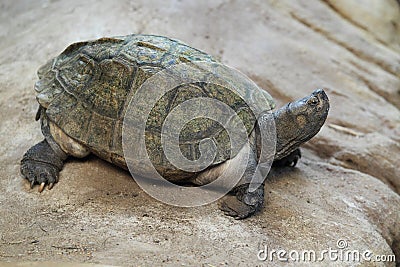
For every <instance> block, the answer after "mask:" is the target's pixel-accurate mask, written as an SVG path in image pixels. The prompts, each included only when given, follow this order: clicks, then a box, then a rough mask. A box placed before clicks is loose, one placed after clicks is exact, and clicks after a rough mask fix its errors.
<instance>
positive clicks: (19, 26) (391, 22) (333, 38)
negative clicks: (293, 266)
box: [0, 0, 400, 266]
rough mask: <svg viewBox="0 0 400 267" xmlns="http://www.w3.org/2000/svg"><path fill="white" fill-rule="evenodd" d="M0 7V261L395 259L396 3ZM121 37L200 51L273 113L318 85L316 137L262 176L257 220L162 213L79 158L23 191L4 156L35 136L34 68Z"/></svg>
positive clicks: (124, 177)
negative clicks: (263, 253) (323, 103)
mask: <svg viewBox="0 0 400 267" xmlns="http://www.w3.org/2000/svg"><path fill="white" fill-rule="evenodd" d="M0 10H1V11H0V36H1V39H0V40H1V41H0V112H1V116H2V118H1V121H0V125H1V128H0V138H1V146H0V190H1V192H2V193H1V194H0V214H1V216H0V261H2V262H3V263H0V265H6V263H5V262H26V261H31V262H32V261H33V262H35V261H46V262H58V263H60V262H75V263H78V262H79V263H97V264H109V265H124V266H130V265H131V266H150V265H153V264H154V265H153V266H156V265H160V264H163V265H171V266H179V265H182V266H183V265H186V266H193V265H196V266H199V265H202V266H224V265H234V266H235V265H243V266H245V265H249V266H255V265H262V264H267V263H268V264H269V265H270V266H287V263H283V262H280V261H279V260H277V257H276V255H275V258H274V261H272V262H263V261H260V260H259V259H257V254H258V252H259V251H260V249H263V248H264V247H265V246H267V247H268V249H269V250H279V249H283V250H286V251H288V252H289V251H290V250H298V251H300V252H301V251H304V250H315V251H316V252H317V253H320V252H321V251H323V250H327V249H329V248H332V249H337V250H339V251H342V252H343V251H349V250H357V251H359V252H360V253H361V252H364V251H366V250H369V251H371V253H373V255H391V254H395V255H396V258H397V263H398V266H399V265H400V196H399V194H400V168H399V167H400V145H399V143H400V142H399V141H400V110H399V109H400V5H399V2H398V1H396V0H363V1H360V0H312V1H310V0H298V1H292V0H279V1H276V0H268V1H266V0H255V1H240V0H229V1H228V0H226V1H225V0H213V1H185V0H182V1H179V0H177V1H155V0H143V1H142V0H140V1H106V0H96V1H94V0H88V1H76V0H71V1H28V0H26V1H2V2H1V3H0ZM131 33H151V34H160V35H167V36H170V37H174V38H177V39H180V40H182V41H184V42H186V43H188V44H190V45H192V46H194V47H197V48H200V49H202V50H204V51H206V52H208V53H210V54H212V55H215V56H217V57H218V58H220V59H221V61H222V62H223V63H225V64H228V65H230V66H232V67H234V68H237V69H239V70H240V71H242V72H244V73H245V74H246V75H248V76H249V77H250V78H252V79H253V80H254V81H255V82H256V83H257V84H258V85H259V86H260V87H262V88H264V89H265V90H268V91H269V92H270V93H271V94H272V95H273V96H274V97H275V99H276V100H277V103H278V106H280V105H282V104H283V103H286V102H288V101H291V100H294V99H297V98H299V97H302V96H304V95H307V94H309V93H310V92H311V91H312V90H313V89H315V88H316V87H324V88H326V91H327V94H328V95H329V97H330V100H331V110H330V114H329V118H328V121H327V123H326V125H325V127H324V128H323V129H322V130H321V132H320V133H319V134H318V136H316V137H315V138H314V139H313V140H312V141H310V142H309V143H308V144H306V145H305V146H304V149H303V154H304V156H303V158H302V160H301V162H299V164H298V166H297V167H296V168H294V169H290V168H286V169H282V170H275V171H273V172H272V173H271V175H270V176H269V178H268V182H267V184H266V205H265V207H264V209H263V210H262V212H260V213H259V214H257V215H256V216H253V217H251V218H249V219H247V220H243V221H235V220H233V219H231V218H228V217H225V216H224V215H223V214H222V212H220V211H219V210H218V207H217V203H214V204H210V205H208V206H204V207H199V208H191V209H186V208H176V207H171V206H167V205H164V204H162V203H160V202H158V201H156V200H154V199H152V198H150V197H149V196H147V195H146V194H145V193H144V192H143V191H141V190H140V188H139V187H138V186H137V185H136V184H135V182H134V181H133V179H132V178H131V177H130V175H129V173H127V172H125V171H122V170H120V169H117V168H115V167H113V166H112V165H110V164H108V163H105V162H104V161H102V160H100V159H97V158H95V157H89V159H88V160H74V159H72V160H69V161H68V163H67V164H66V166H65V167H64V170H63V171H62V173H61V177H60V182H59V183H58V184H57V185H56V186H55V187H54V189H53V190H51V191H47V190H46V191H45V192H43V193H42V194H39V193H38V192H37V190H36V188H35V189H33V190H31V189H29V186H28V183H27V182H26V181H24V180H23V179H22V178H21V176H20V174H19V161H20V159H21V157H22V155H23V153H24V152H25V151H26V150H27V149H28V148H29V147H30V146H31V145H33V144H34V143H36V142H38V141H40V140H41V139H42V135H41V132H40V127H39V124H38V123H37V122H35V121H34V116H35V112H36V110H37V102H36V100H35V96H34V91H33V84H34V82H35V81H36V79H37V77H36V70H37V69H38V68H39V66H41V65H42V64H43V63H45V62H46V61H47V60H48V59H49V58H51V57H54V56H56V55H57V54H59V53H60V52H61V51H62V50H63V49H64V48H65V47H66V46H67V45H68V44H70V43H72V42H76V41H81V40H87V39H94V38H98V37H102V36H114V35H125V34H131ZM338 241H343V242H341V243H340V242H339V244H338ZM343 244H344V245H346V244H347V246H346V248H344V249H340V246H342V245H343ZM338 245H339V247H338ZM291 263H292V262H291ZM309 264H310V263H309V262H302V263H300V265H304V266H309ZM321 264H322V265H324V266H329V265H331V266H346V265H348V266H350V265H351V266H356V265H360V266H396V263H395V262H374V261H371V262H368V261H365V260H361V262H352V261H340V260H338V261H330V260H329V259H325V261H323V262H322V263H321V262H319V263H315V264H314V265H316V266H321ZM289 265H290V264H289Z"/></svg>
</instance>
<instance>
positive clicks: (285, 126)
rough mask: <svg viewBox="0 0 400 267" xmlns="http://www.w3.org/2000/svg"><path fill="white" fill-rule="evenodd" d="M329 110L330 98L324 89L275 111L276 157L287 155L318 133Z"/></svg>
mask: <svg viewBox="0 0 400 267" xmlns="http://www.w3.org/2000/svg"><path fill="white" fill-rule="evenodd" d="M328 111H329V99H328V96H327V95H326V93H325V92H324V90H322V89H317V90H315V91H314V92H313V93H312V94H311V95H309V96H306V97H304V98H302V99H299V100H297V101H295V102H291V103H288V104H286V105H285V106H283V107H282V108H280V109H278V110H277V111H275V112H274V119H275V127H276V134H277V137H276V141H277V143H276V154H275V159H281V158H284V157H286V156H287V155H289V154H290V153H291V152H292V151H294V150H295V149H297V148H298V147H299V146H300V145H301V144H302V143H304V142H307V141H308V140H310V139H311V138H312V137H313V136H314V135H316V134H317V133H318V132H319V130H320V129H321V127H322V125H323V124H324V122H325V120H326V117H327V116H328Z"/></svg>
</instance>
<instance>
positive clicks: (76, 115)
mask: <svg viewBox="0 0 400 267" xmlns="http://www.w3.org/2000/svg"><path fill="white" fill-rule="evenodd" d="M200 61H201V62H209V63H210V64H213V63H216V64H217V63H218V62H217V60H215V59H214V58H213V57H212V56H210V55H208V54H206V53H204V52H202V51H200V50H197V49H194V48H192V47H190V46H188V45H186V44H184V43H182V42H180V41H177V40H174V39H170V38H167V37H162V36H155V35H128V36H121V37H113V38H101V39H98V40H94V41H87V42H79V43H74V44H72V45H70V46H69V47H68V48H66V49H65V50H64V51H63V52H62V53H61V54H60V55H59V56H58V57H56V58H54V59H52V60H50V61H49V62H48V63H47V64H45V65H44V66H42V67H41V68H40V69H39V70H38V76H39V81H38V82H37V83H36V84H35V90H36V91H37V93H38V94H37V100H38V102H39V104H40V105H41V106H42V107H44V108H45V109H46V116H47V119H48V120H50V121H51V122H53V123H54V124H56V125H57V126H58V127H59V128H61V129H62V130H63V131H64V133H66V134H67V135H68V136H70V137H72V138H73V139H75V140H77V141H78V142H80V143H81V144H83V145H85V146H87V147H88V148H89V149H90V150H91V151H92V152H93V153H94V154H96V155H98V156H100V157H101V158H103V159H106V160H108V161H110V162H112V163H114V164H116V165H119V166H122V167H126V161H125V159H124V153H123V146H122V128H123V121H124V116H125V113H126V110H127V107H128V104H129V100H130V99H131V98H132V96H133V95H135V93H136V91H137V90H138V88H140V86H141V85H142V84H143V83H144V82H145V81H146V80H147V79H149V78H150V77H152V76H153V75H155V74H156V73H158V72H160V71H161V70H164V69H167V68H169V67H171V66H174V65H176V64H179V63H193V62H200ZM242 87H243V86H242ZM242 90H243V91H244V92H245V93H246V94H251V95H252V99H255V101H257V99H259V97H258V96H259V94H262V95H263V96H264V98H263V99H267V100H268V102H269V106H270V107H271V108H273V107H274V102H273V100H272V98H271V96H270V95H269V94H268V93H267V92H265V91H263V90H253V91H249V90H250V89H248V88H242ZM246 90H247V91H246ZM197 97H207V98H212V99H216V100H219V101H222V102H224V103H225V104H227V105H228V106H229V107H231V108H232V109H233V110H234V111H235V112H236V113H237V115H238V116H239V117H240V118H241V120H242V122H243V124H244V126H245V127H246V130H247V133H248V134H250V132H251V131H252V129H253V128H254V125H255V122H256V118H255V115H254V114H253V112H252V111H251V109H250V108H249V107H248V106H247V104H246V103H245V102H244V101H243V99H242V98H241V97H240V96H239V95H236V94H233V93H232V92H231V91H229V90H227V89H226V88H224V87H223V86H220V85H218V84H208V83H204V82H193V83H189V84H185V85H182V86H178V87H176V88H174V89H173V90H171V91H168V92H167V93H166V94H165V95H163V96H162V97H161V98H160V99H159V100H158V101H157V103H156V104H155V105H154V107H153V108H152V110H151V112H150V115H149V117H148V120H147V122H146V135H145V139H146V140H145V141H146V149H147V154H148V156H149V158H150V160H151V162H152V164H153V166H154V167H155V168H156V170H157V171H158V172H159V173H160V174H162V175H163V176H164V177H166V178H170V179H172V180H173V179H176V180H181V179H183V178H185V177H187V176H190V175H193V173H187V172H184V171H182V170H180V169H178V168H176V167H175V166H173V165H172V164H171V163H170V162H169V161H168V160H167V158H166V156H165V155H164V153H163V152H162V149H161V148H162V146H161V128H162V125H163V122H164V121H165V118H166V117H167V115H168V114H169V113H170V111H171V110H173V109H174V108H175V107H177V106H178V105H180V104H181V103H183V102H185V101H186V100H188V99H192V98H197ZM261 99H262V98H261ZM209 112H210V113H211V112H213V110H209ZM205 138H210V139H212V140H213V141H214V143H215V144H217V154H216V157H215V159H214V162H213V164H219V163H221V162H223V161H226V160H227V159H229V158H230V157H232V155H234V154H232V153H231V152H232V151H231V150H230V143H229V142H230V141H229V135H228V133H227V132H226V130H225V129H224V127H223V126H222V125H221V124H219V123H218V122H215V121H213V120H210V119H207V118H198V119H195V120H192V121H190V122H189V123H187V124H186V125H185V126H184V127H183V128H182V131H181V132H180V135H179V141H180V144H179V147H180V150H181V152H182V154H183V155H184V156H185V157H186V158H187V159H189V160H196V159H198V158H199V156H200V151H199V143H200V141H201V140H203V139H205ZM235 153H237V152H235ZM132 160H133V161H135V159H132ZM136 163H137V164H136V165H137V170H138V173H139V174H141V175H146V170H145V169H143V168H141V163H140V162H136ZM171 177H175V178H171Z"/></svg>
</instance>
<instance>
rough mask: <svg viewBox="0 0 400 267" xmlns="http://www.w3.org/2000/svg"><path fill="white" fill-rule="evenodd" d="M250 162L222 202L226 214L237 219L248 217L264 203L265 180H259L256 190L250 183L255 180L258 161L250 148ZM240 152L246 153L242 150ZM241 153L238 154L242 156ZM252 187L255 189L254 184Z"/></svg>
mask: <svg viewBox="0 0 400 267" xmlns="http://www.w3.org/2000/svg"><path fill="white" fill-rule="evenodd" d="M248 151H249V150H247V153H250V154H249V162H248V164H247V167H246V170H245V172H244V174H243V176H242V178H241V180H240V181H239V183H238V185H236V187H234V188H233V189H232V190H231V192H230V193H229V195H226V196H225V197H224V198H223V199H222V201H221V204H220V209H221V210H222V211H223V212H224V213H225V215H228V216H232V217H234V218H235V219H244V218H247V217H249V216H251V215H253V214H254V213H256V212H257V211H259V210H260V209H261V208H262V206H263V204H264V181H259V182H260V183H259V184H258V187H256V189H255V190H253V191H251V190H250V183H251V182H252V180H253V176H254V173H255V172H256V171H259V170H256V169H257V168H256V167H257V161H256V157H255V154H254V152H253V151H252V150H251V149H250V152H248ZM240 153H244V151H241V152H240ZM240 156H241V155H237V157H240ZM251 189H254V184H252V187H251Z"/></svg>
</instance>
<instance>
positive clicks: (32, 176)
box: [21, 140, 63, 192]
mask: <svg viewBox="0 0 400 267" xmlns="http://www.w3.org/2000/svg"><path fill="white" fill-rule="evenodd" d="M62 166H63V161H62V160H61V158H60V157H58V156H57V154H56V153H55V152H54V151H53V150H52V149H51V147H50V146H49V144H48V143H47V142H46V141H45V140H44V141H42V142H40V143H38V144H36V145H34V146H33V147H31V148H30V149H29V150H28V151H27V152H26V153H25V155H24V156H23V158H22V160H21V174H22V175H23V176H24V177H25V178H26V179H27V180H28V181H29V183H30V185H31V188H33V186H34V185H35V184H39V185H40V186H39V189H38V191H39V192H42V191H43V190H44V188H45V187H46V185H47V188H48V189H49V190H50V189H51V188H53V186H54V184H55V183H57V182H58V174H59V172H60V170H61V168H62Z"/></svg>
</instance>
